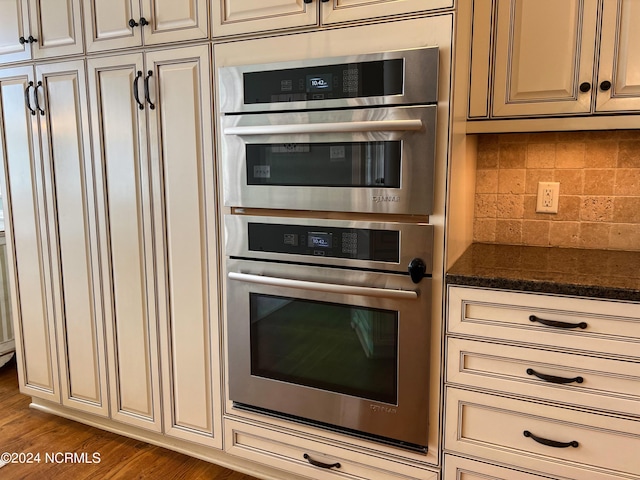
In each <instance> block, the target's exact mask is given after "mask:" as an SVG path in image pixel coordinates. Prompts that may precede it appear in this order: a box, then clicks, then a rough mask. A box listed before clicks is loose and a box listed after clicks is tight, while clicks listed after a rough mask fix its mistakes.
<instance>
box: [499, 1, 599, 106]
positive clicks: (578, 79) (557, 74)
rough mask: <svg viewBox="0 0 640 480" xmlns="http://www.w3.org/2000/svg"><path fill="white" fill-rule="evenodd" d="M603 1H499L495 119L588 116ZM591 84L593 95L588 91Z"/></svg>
mask: <svg viewBox="0 0 640 480" xmlns="http://www.w3.org/2000/svg"><path fill="white" fill-rule="evenodd" d="M597 7H598V2H597V0H565V1H562V2H558V1H557V0H499V2H498V16H497V33H496V60H495V76H494V94H493V96H494V103H493V114H494V116H496V117H500V116H519V115H547V114H560V113H588V112H589V111H590V108H591V92H592V89H591V87H592V84H593V65H594V52H595V43H596V30H597V29H596V18H597ZM582 83H587V84H588V85H589V88H590V89H591V90H589V91H587V92H582V91H580V89H579V86H580V85H581V84H582Z"/></svg>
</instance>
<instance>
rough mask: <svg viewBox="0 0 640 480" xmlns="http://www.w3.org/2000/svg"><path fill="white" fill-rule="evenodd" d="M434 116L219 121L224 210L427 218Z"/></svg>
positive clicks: (275, 116) (420, 109) (390, 112)
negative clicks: (302, 211)
mask: <svg viewBox="0 0 640 480" xmlns="http://www.w3.org/2000/svg"><path fill="white" fill-rule="evenodd" d="M436 108H437V107H436V106H435V105H429V106H410V107H393V108H364V109H349V110H332V111H319V112H286V113H263V114H243V115H226V116H224V117H223V118H222V135H221V138H220V140H221V142H220V149H221V159H222V160H221V161H222V181H223V196H224V204H225V205H226V206H229V207H249V208H286V209H297V210H322V211H337V212H364V213H405V214H415V215H429V214H431V213H432V209H433V208H432V207H433V171H434V156H435V131H436Z"/></svg>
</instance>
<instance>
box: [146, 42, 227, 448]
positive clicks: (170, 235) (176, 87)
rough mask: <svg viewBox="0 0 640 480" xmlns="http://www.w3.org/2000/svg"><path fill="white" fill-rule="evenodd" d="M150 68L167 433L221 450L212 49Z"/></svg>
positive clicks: (170, 55) (155, 57) (160, 57)
mask: <svg viewBox="0 0 640 480" xmlns="http://www.w3.org/2000/svg"><path fill="white" fill-rule="evenodd" d="M147 66H148V67H150V69H151V70H152V71H153V72H154V78H156V86H155V88H153V89H152V92H153V98H154V99H155V103H156V109H155V110H153V112H152V113H150V117H149V118H150V146H151V156H152V157H151V158H152V162H151V164H152V170H153V179H154V185H155V187H156V188H155V195H154V205H156V206H158V207H163V208H158V209H157V211H156V216H155V220H156V221H155V225H156V238H158V239H159V240H160V241H159V242H158V245H159V246H160V245H162V246H163V248H162V250H160V251H159V254H160V255H158V257H157V265H158V275H157V278H158V282H159V287H158V292H159V302H158V304H159V312H158V313H159V318H160V325H161V326H160V332H161V345H162V358H163V359H165V361H163V362H162V368H163V384H164V385H165V386H166V388H165V389H164V407H165V410H164V418H165V422H164V423H165V432H166V433H168V434H170V435H173V436H176V437H180V438H184V439H187V440H192V441H197V442H199V443H204V444H208V445H213V446H218V447H221V446H222V443H221V419H220V415H216V416H215V418H214V416H213V415H214V405H213V402H214V399H218V398H220V396H219V386H218V385H219V380H218V379H219V376H218V374H217V373H216V372H218V371H219V362H218V347H217V345H218V334H217V326H218V323H217V314H218V304H217V281H216V275H215V272H216V270H217V266H216V258H217V257H216V236H215V221H214V217H213V213H214V210H215V191H214V183H213V180H214V165H213V154H212V152H213V146H212V141H211V138H212V118H211V111H212V108H211V86H210V85H211V73H210V66H209V49H208V47H206V46H203V47H193V48H185V49H179V50H169V51H165V52H158V53H154V54H149V55H148V57H147ZM169 386H170V387H169ZM215 407H216V409H217V410H216V412H221V410H220V405H215Z"/></svg>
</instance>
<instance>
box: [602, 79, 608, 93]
mask: <svg viewBox="0 0 640 480" xmlns="http://www.w3.org/2000/svg"><path fill="white" fill-rule="evenodd" d="M610 88H611V82H610V81H609V80H605V81H603V82H602V83H600V90H602V91H603V92H606V91H607V90H609V89H610Z"/></svg>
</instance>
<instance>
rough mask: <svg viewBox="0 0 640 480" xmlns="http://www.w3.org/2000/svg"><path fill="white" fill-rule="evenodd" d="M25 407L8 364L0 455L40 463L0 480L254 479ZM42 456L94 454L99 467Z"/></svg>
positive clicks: (1, 473)
mask: <svg viewBox="0 0 640 480" xmlns="http://www.w3.org/2000/svg"><path fill="white" fill-rule="evenodd" d="M29 402H30V397H27V396H25V395H22V394H21V393H20V392H19V390H18V377H17V371H16V366H15V359H14V360H12V361H11V362H10V363H8V364H7V365H5V366H4V367H2V368H0V454H1V453H3V452H23V453H26V452H31V453H34V454H35V453H38V452H39V453H40V455H41V458H40V463H32V464H14V463H11V464H8V465H5V466H4V467H1V468H0V479H2V480H18V479H20V480H22V479H37V480H40V479H47V480H49V479H51V480H58V479H59V480H62V479H65V480H67V479H73V480H83V479H113V480H116V479H117V480H120V479H122V480H124V479H126V480H130V479H154V480H155V479H163V480H164V479H185V480H191V479H196V480H198V479H203V480H204V479H207V480H257V479H255V478H254V477H250V476H248V475H245V474H242V473H239V472H234V471H232V470H228V469H226V468H222V467H219V466H217V465H213V464H211V463H208V462H204V461H202V460H198V459H195V458H191V457H188V456H186V455H182V454H180V453H176V452H173V451H170V450H167V449H164V448H161V447H157V446H154V445H150V444H148V443H144V442H141V441H138V440H133V439H130V438H126V437H122V436H120V435H116V434H113V433H110V432H105V431H102V430H99V429H97V428H93V427H89V426H86V425H83V424H81V423H77V422H73V421H71V420H67V419H64V418H60V417H57V416H55V415H51V414H47V413H44V412H39V411H37V410H32V409H30V408H29ZM46 452H54V453H55V452H72V453H77V454H82V453H86V454H87V457H88V458H89V459H92V454H93V453H94V452H95V453H98V454H99V456H100V463H52V462H49V463H46V462H45V458H44V457H45V453H46ZM54 458H55V457H54ZM59 458H60V457H59ZM60 460H61V458H60Z"/></svg>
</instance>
